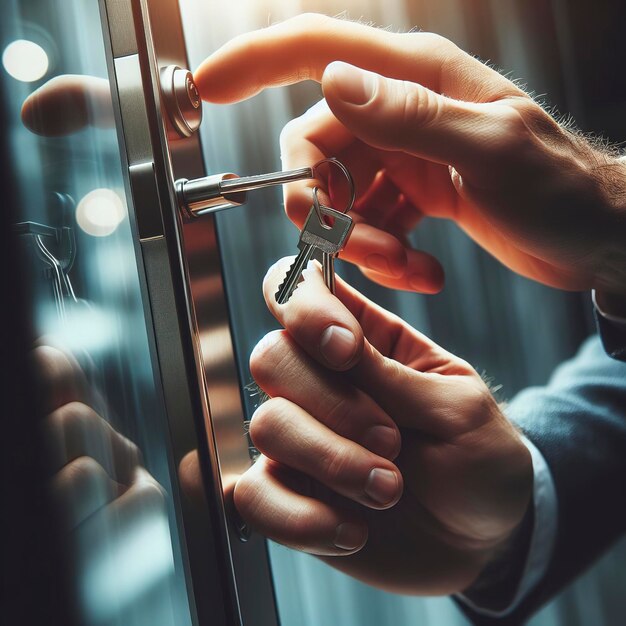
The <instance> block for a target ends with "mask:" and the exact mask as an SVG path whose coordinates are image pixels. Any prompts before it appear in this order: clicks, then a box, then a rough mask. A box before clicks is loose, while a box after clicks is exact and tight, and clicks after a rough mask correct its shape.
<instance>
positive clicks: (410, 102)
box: [401, 81, 443, 128]
mask: <svg viewBox="0 0 626 626" xmlns="http://www.w3.org/2000/svg"><path fill="white" fill-rule="evenodd" d="M401 85H402V91H403V94H402V95H403V105H404V108H403V111H402V121H403V126H404V127H405V128H427V127H428V126H431V125H432V124H434V123H435V122H436V121H437V120H438V119H439V117H440V115H441V109H442V102H443V100H442V99H441V98H440V97H439V95H438V94H436V93H435V92H433V91H430V90H429V89H425V88H424V87H422V86H421V85H416V84H414V83H410V82H408V81H402V83H401Z"/></svg>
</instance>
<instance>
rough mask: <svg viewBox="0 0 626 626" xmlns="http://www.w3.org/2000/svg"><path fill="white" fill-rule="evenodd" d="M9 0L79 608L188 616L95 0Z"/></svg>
mask: <svg viewBox="0 0 626 626" xmlns="http://www.w3.org/2000/svg"><path fill="white" fill-rule="evenodd" d="M3 10H4V13H3V19H2V20H1V21H0V50H3V51H4V52H3V55H2V63H3V68H4V70H5V71H1V72H0V80H1V81H2V82H3V86H4V90H3V93H6V94H8V100H7V103H6V105H7V110H8V113H9V119H10V127H9V128H8V129H7V137H8V138H9V142H10V147H11V151H12V158H13V161H14V162H13V169H14V171H15V172H16V173H17V178H18V186H19V193H20V200H21V202H20V211H21V213H20V215H19V220H18V221H19V223H18V224H16V225H15V231H16V232H17V234H18V236H19V241H20V243H21V244H22V245H23V246H24V247H25V249H26V252H27V258H28V260H29V261H30V265H31V268H32V276H31V278H30V280H31V282H32V284H33V299H34V311H33V319H34V322H35V329H34V331H35V337H38V339H35V337H34V338H33V355H34V357H35V358H36V361H37V363H38V364H39V371H40V376H41V379H42V382H43V384H44V394H43V396H44V397H43V400H44V402H45V404H46V408H47V411H46V412H47V417H46V419H45V420H44V429H45V438H46V443H47V444H48V447H49V449H50V471H51V475H52V480H51V484H52V493H53V495H54V498H55V501H56V502H57V504H58V505H59V508H60V511H61V513H62V517H63V521H64V527H65V529H66V533H67V538H68V541H67V542H66V543H67V545H68V548H69V554H67V558H68V560H69V561H70V562H71V566H72V571H73V592H74V596H75V604H76V606H77V607H78V608H77V610H78V615H77V619H78V621H79V623H81V624H86V625H91V624H98V625H103V626H104V625H109V624H110V625H111V626H112V625H113V624H115V625H118V624H123V625H124V626H143V625H146V626H160V625H161V624H162V625H164V626H165V625H168V626H169V625H170V624H177V625H178V624H181V625H183V626H185V625H186V624H191V623H192V617H191V615H192V610H193V609H192V606H191V602H190V599H189V595H188V585H187V580H186V572H185V567H184V565H183V563H184V558H183V545H182V539H181V533H180V530H179V526H178V522H177V519H176V507H177V500H176V498H177V492H176V490H175V481H172V472H173V471H174V470H173V468H172V467H171V463H170V457H169V443H168V442H169V435H168V431H167V428H166V425H165V416H164V409H163V406H162V400H161V393H160V390H159V388H158V385H157V383H156V381H157V380H158V379H157V376H156V372H155V371H154V367H153V363H154V359H153V354H152V352H151V343H150V342H151V339H150V337H151V331H150V329H149V328H148V327H147V326H146V318H145V310H144V303H143V301H142V297H141V286H140V276H141V273H140V272H141V265H140V264H139V263H138V260H137V257H136V251H135V245H136V244H135V242H134V240H133V236H132V229H131V217H130V215H129V209H131V211H130V213H131V215H132V207H130V206H129V200H128V198H126V196H125V193H124V191H123V190H124V188H125V187H124V179H123V176H122V163H121V160H120V145H119V143H118V138H117V132H116V129H115V126H114V120H113V115H112V106H111V94H110V86H109V82H108V74H107V65H106V56H105V49H104V43H103V39H102V26H101V23H100V10H99V2H98V0H68V2H65V3H63V11H62V12H61V11H59V8H58V6H57V5H56V3H41V2H40V1H38V0H37V1H36V0H16V2H11V3H9V4H8V5H7V6H4V5H3ZM77 25H79V28H78V27H77ZM30 33H36V34H37V35H39V36H38V37H35V36H33V37H30ZM45 41H47V42H49V45H48V44H45V45H44V44H42V45H39V43H36V42H40V43H41V42H45ZM52 52H53V53H54V54H53V57H54V63H52ZM24 273H25V276H26V274H27V271H26V270H24ZM42 523H44V521H43V520H42Z"/></svg>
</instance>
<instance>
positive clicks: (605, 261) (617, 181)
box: [594, 156, 626, 315]
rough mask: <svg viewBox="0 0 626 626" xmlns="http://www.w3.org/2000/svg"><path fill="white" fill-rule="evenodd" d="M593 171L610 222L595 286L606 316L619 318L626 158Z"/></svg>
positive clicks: (625, 276) (623, 300)
mask: <svg viewBox="0 0 626 626" xmlns="http://www.w3.org/2000/svg"><path fill="white" fill-rule="evenodd" d="M596 171H597V172H599V176H600V177H601V178H600V185H601V186H602V187H603V189H604V192H605V193H604V194H603V195H604V196H605V198H606V206H607V207H608V215H609V219H608V222H607V226H608V227H607V230H606V238H605V241H604V242H602V244H601V246H602V252H601V259H600V262H599V264H598V267H597V272H596V278H595V281H594V287H595V289H596V297H597V298H598V299H599V301H600V300H601V301H602V303H603V304H604V305H605V307H606V310H607V313H609V314H614V315H620V313H618V311H624V312H626V156H624V157H621V158H619V159H612V160H611V161H610V162H609V163H607V164H606V165H605V166H604V167H601V168H600V167H599V168H597V170H596ZM613 310H614V311H615V313H613V312H612V311H613Z"/></svg>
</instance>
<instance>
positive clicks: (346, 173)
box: [311, 157, 356, 223]
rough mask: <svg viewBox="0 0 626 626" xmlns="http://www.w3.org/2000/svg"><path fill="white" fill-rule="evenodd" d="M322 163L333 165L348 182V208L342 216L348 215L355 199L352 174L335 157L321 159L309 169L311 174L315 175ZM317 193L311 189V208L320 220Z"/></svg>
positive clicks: (315, 189)
mask: <svg viewBox="0 0 626 626" xmlns="http://www.w3.org/2000/svg"><path fill="white" fill-rule="evenodd" d="M324 163H328V164H329V165H334V166H336V167H338V168H339V171H340V172H341V173H342V174H343V175H344V176H345V177H346V180H347V181H348V185H349V186H350V200H348V206H347V207H346V208H345V210H344V211H343V213H344V214H345V213H349V212H350V211H351V210H352V207H353V206H354V201H355V199H356V189H355V186H354V179H353V178H352V174H350V172H349V171H348V168H347V167H346V166H345V165H344V164H343V163H342V162H341V161H340V160H339V159H336V158H335V157H328V158H326V159H322V160H321V161H318V162H317V163H316V164H315V165H314V166H313V167H312V168H311V172H312V173H313V174H315V172H316V170H317V169H318V168H319V167H320V165H323V164H324ZM317 191H318V187H314V188H313V206H315V212H316V213H317V216H318V217H320V218H321V213H320V210H319V201H318V199H317ZM320 222H322V220H321V219H320ZM322 223H323V222H322Z"/></svg>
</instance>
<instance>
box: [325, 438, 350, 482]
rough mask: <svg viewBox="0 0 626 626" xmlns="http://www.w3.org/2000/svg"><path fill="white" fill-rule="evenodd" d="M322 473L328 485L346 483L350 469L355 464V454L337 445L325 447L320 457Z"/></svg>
mask: <svg viewBox="0 0 626 626" xmlns="http://www.w3.org/2000/svg"><path fill="white" fill-rule="evenodd" d="M319 461H320V471H321V472H322V475H323V477H324V480H325V482H326V483H327V484H328V485H335V484H338V483H341V482H343V481H344V479H345V476H346V475H348V474H347V472H348V469H349V468H350V466H351V465H352V464H353V462H354V452H353V451H352V450H350V449H349V448H346V447H343V446H341V447H339V446H336V445H335V444H332V445H326V446H324V447H323V448H322V449H321V451H320V455H319Z"/></svg>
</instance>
